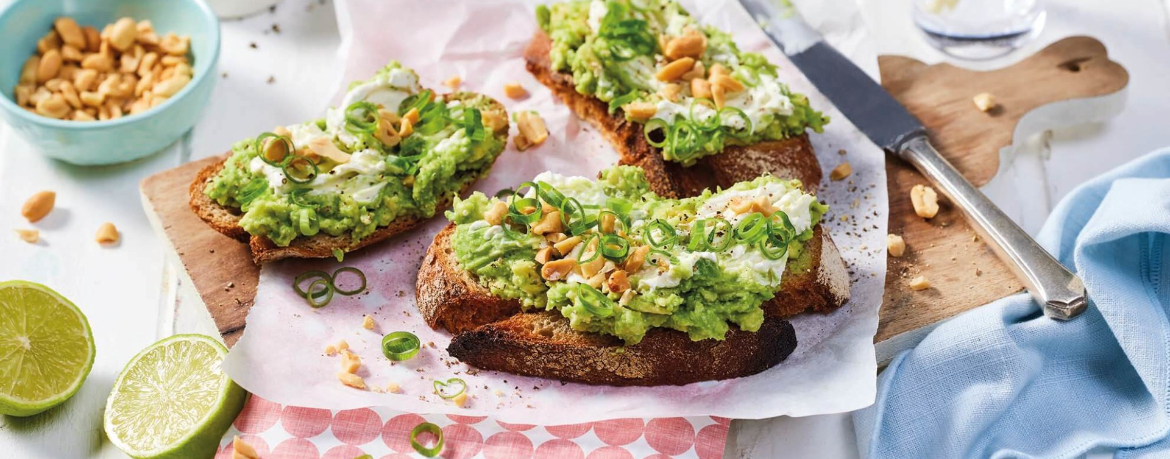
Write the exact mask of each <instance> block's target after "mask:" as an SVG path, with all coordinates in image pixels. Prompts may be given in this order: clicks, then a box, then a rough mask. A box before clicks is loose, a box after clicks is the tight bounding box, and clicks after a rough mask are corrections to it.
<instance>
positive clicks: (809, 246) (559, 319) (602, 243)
mask: <svg viewBox="0 0 1170 459" xmlns="http://www.w3.org/2000/svg"><path fill="white" fill-rule="evenodd" d="M645 175H646V174H645V173H644V172H643V171H642V170H641V169H639V168H636V167H631V166H616V167H614V168H611V169H608V170H606V171H603V172H602V176H601V179H600V180H599V181H598V182H591V181H589V180H587V179H583V178H579V177H575V178H566V177H561V176H558V175H556V174H548V173H546V174H541V175H540V176H538V177H537V179H536V180H534V183H535V185H536V187H535V188H537V189H532V188H529V191H528V192H526V193H525V194H524V195H523V196H520V197H519V198H518V199H519V204H517V205H513V204H514V203H513V202H511V201H508V200H510V199H513V198H505V200H500V199H499V198H495V199H488V198H487V197H486V196H483V195H481V194H478V193H477V194H473V195H472V196H471V197H469V198H468V199H467V200H461V201H457V202H456V203H455V205H454V207H453V210H452V211H450V212H448V217H449V218H451V219H452V220H453V223H452V224H451V225H449V226H448V227H447V228H445V229H444V230H443V231H442V232H440V233H439V234H438V235H437V236H436V237H435V241H434V243H433V244H432V245H431V247H430V248H429V250H428V252H427V255H426V257H425V258H424V260H423V264H422V267H421V269H420V271H419V276H418V283H417V291H416V293H417V299H418V304H419V309H420V311H421V312H422V314H423V317H424V318H425V319H426V321H427V323H428V324H429V325H431V326H432V327H434V328H444V329H446V330H448V331H450V332H451V333H453V334H454V338H453V339H452V342H451V345H450V347H449V348H448V352H449V353H450V354H451V355H452V356H453V357H456V358H458V359H460V360H462V361H464V362H465V363H468V364H470V365H472V366H475V367H478V368H483V369H491V370H500V371H506V372H511V373H517V374H523V375H529V376H537V377H547V378H555V379H560V380H564V381H574V382H582V383H587V384H606V385H620V386H630V385H636V386H649V385H681V384H689V383H692V382H697V381H705V380H713V379H727V378H734V377H741V376H747V375H751V374H755V373H758V372H761V371H763V370H766V369H768V368H770V367H772V366H775V365H776V364H778V363H779V362H781V361H782V360H783V359H784V358H786V357H787V356H788V355H789V354H790V353H791V352H792V351H793V350H794V349H795V347H796V336H795V331H794V330H793V328H792V325H791V324H790V323H789V322H787V321H786V320H784V318H786V317H790V316H793V315H796V314H799V313H803V312H806V311H808V312H830V311H833V310H835V309H836V308H837V307H839V306H840V305H841V304H843V303H844V302H845V301H847V300H848V297H849V278H848V275H847V273H846V271H845V267H844V263H843V261H842V260H841V257H840V254H839V253H838V252H837V249H836V247H835V246H834V245H833V243H832V240H831V239H829V238H828V236H827V235H826V234H825V233H824V232H823V230H822V229H821V227H820V225H819V224H818V223H817V222H818V221H819V219H820V216H821V214H822V213H823V211H824V207H823V206H821V205H820V204H819V203H816V202H815V200H814V198H813V197H812V196H811V195H808V194H805V193H803V191H802V190H801V189H800V183H799V182H798V181H791V180H781V179H778V178H775V177H770V176H768V177H762V178H759V179H757V180H755V181H753V182H750V183H742V184H739V185H736V186H734V187H732V188H729V189H728V190H723V191H720V192H717V193H711V192H705V193H703V194H701V195H700V196H698V197H696V198H690V199H684V200H671V199H663V198H659V197H658V196H656V195H655V194H654V193H653V192H651V191H650V189H649V188H650V184H649V183H647V181H646V177H645ZM522 188H523V187H522ZM521 191H523V189H522V190H521ZM534 196H536V197H539V203H540V205H541V207H542V211H541V212H540V214H541V216H540V217H539V218H536V217H531V216H529V217H524V216H522V212H523V210H522V208H523V207H524V206H529V207H531V206H533V205H535V204H536V203H535V202H533V201H532V200H530V199H532V197H534ZM546 197H547V198H549V199H545V198H546ZM570 198H571V199H572V200H576V201H578V203H579V204H581V207H580V208H581V211H580V212H579V211H577V210H574V209H577V208H578V206H577V204H565V202H567V201H569V200H570ZM550 200H551V201H558V200H559V201H561V203H562V204H561V205H556V206H554V205H551V204H550V203H549V201H550ZM504 202H509V204H507V207H508V208H507V209H505V210H502V211H501V209H500V206H501V203H504ZM733 207H734V208H735V209H738V210H733V209H732V208H733ZM514 209H515V210H514ZM565 209H567V210H565ZM501 212H503V213H504V214H505V216H504V217H502V218H503V219H502V220H500V218H501V217H500V216H499V214H500V213H501ZM553 214H556V215H555V218H554V217H550V215H553ZM565 214H572V216H571V217H569V218H567V219H565V220H561V217H560V216H561V215H565ZM790 214H791V217H789V215H790ZM594 215H595V217H594ZM525 219H527V220H532V219H535V220H536V221H535V222H534V223H532V224H523V225H518V224H517V223H516V220H525ZM716 220H720V221H722V222H724V223H719V222H717V221H716ZM497 221H498V224H494V225H493V224H492V223H497ZM700 221H703V222H704V223H702V224H700V223H699V222H700ZM558 222H559V226H558V225H557V223H558ZM733 222H734V223H733ZM772 222H775V223H774V225H775V228H773V223H772ZM542 225H543V226H542ZM550 225H551V226H550ZM697 225H701V226H697ZM707 225H711V226H707ZM524 226H528V227H529V228H528V233H523V228H524ZM610 226H612V228H610ZM607 230H608V231H607ZM737 231H738V232H737ZM692 232H694V234H703V236H696V237H691V234H692ZM708 237H709V238H710V239H708ZM573 238H578V239H576V240H575V241H574V240H572V239H573ZM558 239H559V240H560V242H559V243H554V242H553V241H556V240H558ZM621 241H625V242H621ZM558 244H559V248H558ZM761 244H767V247H766V248H764V247H761ZM570 247H571V248H570ZM598 247H604V248H603V250H601V253H600V255H597V254H594V252H597V248H598ZM623 247H624V249H623ZM765 249H767V250H768V252H767V253H765V252H764V250H765ZM562 252H563V253H562ZM623 252H624V253H623ZM595 257H596V258H595ZM598 260H602V261H598ZM542 262H543V263H542ZM557 264H560V265H562V266H561V268H563V267H564V266H563V265H566V264H567V265H570V266H569V268H568V270H567V271H564V272H561V271H558V270H559V269H561V268H558V267H557V266H555V265H557ZM550 269H551V270H550Z"/></svg>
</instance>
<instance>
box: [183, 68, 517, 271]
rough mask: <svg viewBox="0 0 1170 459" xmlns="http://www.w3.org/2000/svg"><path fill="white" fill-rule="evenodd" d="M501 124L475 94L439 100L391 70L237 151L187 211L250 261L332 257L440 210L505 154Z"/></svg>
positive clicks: (196, 190) (498, 111) (205, 181)
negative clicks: (243, 248) (244, 249)
mask: <svg viewBox="0 0 1170 459" xmlns="http://www.w3.org/2000/svg"><path fill="white" fill-rule="evenodd" d="M507 137H508V117H507V112H506V111H505V109H504V107H503V105H502V104H500V103H499V102H497V101H495V100H493V99H491V98H489V97H487V96H483V95H479V94H475V93H470V92H457V93H452V94H445V95H442V96H437V95H435V93H434V92H433V91H431V90H429V89H424V88H422V87H421V86H420V85H419V84H418V76H417V75H416V74H415V73H414V72H413V71H412V70H409V69H405V68H403V67H402V66H401V65H399V64H398V63H396V62H392V63H391V64H389V65H387V66H386V67H385V68H383V69H382V70H380V71H379V72H378V73H377V74H375V75H374V77H372V78H371V79H370V80H367V81H364V82H355V83H353V84H352V85H351V86H350V89H349V91H348V92H347V94H346V96H345V99H344V100H343V103H342V105H341V107H339V108H334V109H330V110H329V111H328V112H327V115H326V117H325V118H324V119H321V120H317V121H310V122H306V123H302V124H297V125H291V126H287V127H278V128H277V129H274V130H273V132H266V133H263V134H261V135H260V136H258V137H257V138H256V139H249V140H245V141H241V142H238V143H237V144H236V145H234V146H233V148H232V152H231V153H229V154H228V155H225V157H224V159H223V160H222V161H219V162H217V163H215V164H212V165H210V166H208V167H207V168H205V169H204V170H202V171H200V173H199V174H198V175H197V176H196V178H195V180H194V181H193V182H192V183H191V186H190V189H189V192H190V205H191V209H192V210H193V211H194V212H195V214H196V215H198V216H199V217H200V218H201V219H202V220H203V221H204V222H206V223H207V224H208V225H209V226H211V227H212V228H214V229H215V230H217V231H219V232H221V233H223V234H225V235H227V236H230V237H232V238H235V239H239V240H241V241H247V242H249V246H250V249H251V251H252V254H253V260H254V261H255V262H256V263H258V264H259V263H266V262H270V261H275V260H279V259H282V258H289V257H298V258H325V257H331V256H340V254H343V253H346V252H351V251H354V250H357V249H360V248H362V247H365V246H367V245H370V244H373V243H375V242H378V241H381V240H384V239H387V238H389V237H391V236H394V235H396V234H398V233H401V232H404V231H407V230H409V229H411V228H413V227H415V226H416V225H418V224H419V223H421V222H422V221H423V220H425V219H427V218H429V217H431V216H433V215H434V214H435V213H436V212H438V211H441V210H443V209H445V208H447V207H448V206H449V205H450V203H451V199H452V197H453V196H454V195H456V194H460V193H464V192H466V191H467V190H468V189H470V187H471V186H472V185H473V184H474V183H475V181H476V180H478V179H479V178H481V177H483V176H484V175H486V174H487V172H488V170H489V169H490V168H491V166H492V164H493V163H494V161H495V159H496V157H497V156H499V154H500V153H501V152H502V151H503V150H504V147H505V145H506V144H507Z"/></svg>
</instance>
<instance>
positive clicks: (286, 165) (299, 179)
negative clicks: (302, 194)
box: [280, 156, 321, 185]
mask: <svg viewBox="0 0 1170 459" xmlns="http://www.w3.org/2000/svg"><path fill="white" fill-rule="evenodd" d="M298 161H300V162H301V163H303V164H308V165H309V167H311V168H312V169H313V171H312V172H308V173H305V174H304V175H303V176H297V174H294V173H293V172H292V171H293V170H296V169H298V168H299V167H298V166H297V162H298ZM290 169H291V170H290ZM280 171H281V172H283V173H284V177H285V178H287V179H288V181H290V182H292V183H295V184H297V185H304V184H307V183H309V182H312V181H313V179H315V178H317V174H319V173H320V172H321V170H320V169H318V168H317V163H314V162H312V161H310V160H309V159H308V158H305V157H304V156H294V157H292V159H287V160H285V162H283V163H281V164H280Z"/></svg>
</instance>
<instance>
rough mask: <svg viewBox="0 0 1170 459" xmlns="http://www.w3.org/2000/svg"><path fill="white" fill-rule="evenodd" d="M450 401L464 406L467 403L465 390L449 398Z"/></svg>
mask: <svg viewBox="0 0 1170 459" xmlns="http://www.w3.org/2000/svg"><path fill="white" fill-rule="evenodd" d="M451 401H452V402H454V403H455V406H458V407H460V408H463V407H464V406H466V405H467V392H464V393H462V394H459V395H456V396H455V397H454V398H452V399H451Z"/></svg>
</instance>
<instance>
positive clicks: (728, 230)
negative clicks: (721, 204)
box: [707, 218, 735, 252]
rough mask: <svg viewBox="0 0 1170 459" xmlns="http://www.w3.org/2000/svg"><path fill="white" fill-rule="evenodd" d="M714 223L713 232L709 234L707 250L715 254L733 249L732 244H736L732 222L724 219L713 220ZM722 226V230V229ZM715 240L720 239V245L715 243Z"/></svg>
mask: <svg viewBox="0 0 1170 459" xmlns="http://www.w3.org/2000/svg"><path fill="white" fill-rule="evenodd" d="M711 220H712V221H714V223H713V224H712V225H711V231H709V232H707V248H708V249H710V250H711V251H713V252H722V251H724V250H727V248H728V247H731V243H732V242H735V236H733V235H732V234H733V232H734V230H733V228H732V227H731V222H729V221H727V220H724V219H722V218H713V219H711ZM720 226H722V228H720ZM715 238H720V239H719V243H718V244H716V243H715V240H716V239H715Z"/></svg>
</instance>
